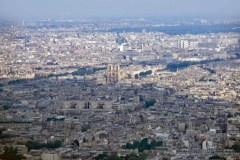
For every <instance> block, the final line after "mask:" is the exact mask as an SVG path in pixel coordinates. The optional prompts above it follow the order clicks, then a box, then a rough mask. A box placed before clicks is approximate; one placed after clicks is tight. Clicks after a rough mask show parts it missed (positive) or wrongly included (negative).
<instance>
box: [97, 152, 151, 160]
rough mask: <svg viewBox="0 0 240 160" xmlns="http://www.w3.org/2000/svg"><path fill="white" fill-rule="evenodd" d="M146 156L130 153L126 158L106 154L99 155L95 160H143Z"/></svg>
mask: <svg viewBox="0 0 240 160" xmlns="http://www.w3.org/2000/svg"><path fill="white" fill-rule="evenodd" d="M146 158H147V155H146V154H144V153H140V154H139V155H137V154H135V153H131V154H129V155H126V156H118V155H117V154H112V155H109V154H107V153H103V154H99V155H98V156H97V157H95V158H94V159H95V160H145V159H146Z"/></svg>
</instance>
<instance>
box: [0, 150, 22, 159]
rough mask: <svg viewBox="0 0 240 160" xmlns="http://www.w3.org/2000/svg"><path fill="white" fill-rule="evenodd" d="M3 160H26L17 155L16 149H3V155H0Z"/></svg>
mask: <svg viewBox="0 0 240 160" xmlns="http://www.w3.org/2000/svg"><path fill="white" fill-rule="evenodd" d="M0 159H3V160H23V159H26V158H25V157H24V156H23V155H19V154H17V149H16V148H13V147H5V148H4V152H3V154H1V155H0Z"/></svg>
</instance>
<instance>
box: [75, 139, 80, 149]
mask: <svg viewBox="0 0 240 160" xmlns="http://www.w3.org/2000/svg"><path fill="white" fill-rule="evenodd" d="M74 143H75V144H76V145H77V146H78V147H79V146H80V143H79V141H78V140H77V139H75V140H74Z"/></svg>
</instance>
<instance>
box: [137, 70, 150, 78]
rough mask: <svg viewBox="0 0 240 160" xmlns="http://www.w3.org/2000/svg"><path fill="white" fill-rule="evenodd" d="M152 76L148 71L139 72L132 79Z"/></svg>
mask: <svg viewBox="0 0 240 160" xmlns="http://www.w3.org/2000/svg"><path fill="white" fill-rule="evenodd" d="M151 74H152V70H148V71H146V72H140V73H139V74H135V76H134V78H135V79H138V78H139V77H146V76H148V75H151Z"/></svg>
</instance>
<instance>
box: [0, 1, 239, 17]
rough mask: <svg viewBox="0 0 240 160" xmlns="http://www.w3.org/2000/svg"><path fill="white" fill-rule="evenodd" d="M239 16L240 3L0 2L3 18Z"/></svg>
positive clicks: (0, 14)
mask: <svg viewBox="0 0 240 160" xmlns="http://www.w3.org/2000/svg"><path fill="white" fill-rule="evenodd" d="M239 15H240V0H0V17H1V18H48V17H49V18H60V17H73V18H85V17H101V18H109V17H166V16H167V17H175V16H239Z"/></svg>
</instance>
